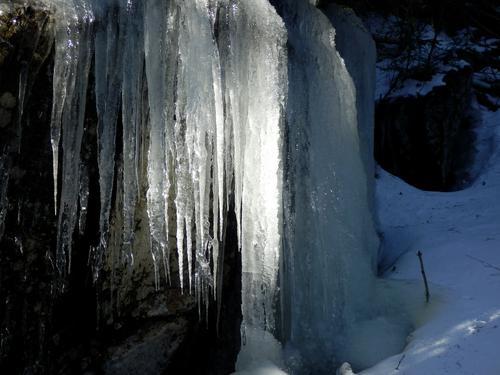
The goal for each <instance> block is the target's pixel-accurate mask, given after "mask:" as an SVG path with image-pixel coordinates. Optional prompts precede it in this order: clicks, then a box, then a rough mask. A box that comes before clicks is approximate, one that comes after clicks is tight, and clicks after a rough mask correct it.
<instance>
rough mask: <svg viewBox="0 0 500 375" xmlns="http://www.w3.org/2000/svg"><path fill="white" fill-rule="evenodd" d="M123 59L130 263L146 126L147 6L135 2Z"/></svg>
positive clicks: (127, 255)
mask: <svg viewBox="0 0 500 375" xmlns="http://www.w3.org/2000/svg"><path fill="white" fill-rule="evenodd" d="M126 12H127V15H126V24H125V35H126V38H125V45H124V49H125V51H124V56H123V59H124V61H126V64H124V68H123V92H122V116H123V121H122V122H123V181H122V184H123V185H122V186H123V195H124V197H123V245H122V246H123V251H124V257H125V259H126V262H127V263H129V264H133V253H132V243H133V239H134V231H135V206H136V203H137V200H138V196H139V172H138V170H139V164H138V163H139V154H140V149H139V146H140V139H141V134H142V129H143V128H144V126H143V119H144V115H143V103H142V94H143V71H144V55H143V54H142V53H141V52H142V51H144V41H143V22H144V21H143V6H142V2H140V1H134V2H130V3H128V5H127V9H126Z"/></svg>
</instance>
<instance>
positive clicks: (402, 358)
mask: <svg viewBox="0 0 500 375" xmlns="http://www.w3.org/2000/svg"><path fill="white" fill-rule="evenodd" d="M405 357H406V354H403V356H402V357H401V358H400V359H399V362H398V365H397V366H396V368H395V369H394V370H399V366H400V365H401V362H403V360H404V359H405Z"/></svg>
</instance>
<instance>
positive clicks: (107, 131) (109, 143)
mask: <svg viewBox="0 0 500 375" xmlns="http://www.w3.org/2000/svg"><path fill="white" fill-rule="evenodd" d="M127 3H128V1H127V0H116V1H110V2H109V3H108V2H107V1H102V0H94V10H95V13H96V15H97V16H98V17H99V18H98V20H97V22H96V32H95V92H96V105H97V116H98V132H97V134H98V137H97V138H98V165H99V188H100V194H101V208H100V219H99V220H100V222H99V229H100V244H99V246H97V248H96V249H95V251H96V253H95V254H94V259H93V266H94V278H97V276H98V273H99V271H100V269H101V267H102V262H103V257H104V252H105V250H106V248H107V240H108V235H109V220H110V212H111V203H112V195H113V180H114V175H115V149H116V126H117V121H118V114H119V108H120V99H121V86H122V79H123V64H124V62H123V54H124V43H125V39H126V38H128V37H129V36H128V35H126V34H125V30H126V28H124V27H123V25H125V24H126V21H127V18H126V14H127V6H126V4H127Z"/></svg>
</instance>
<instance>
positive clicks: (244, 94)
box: [48, 0, 286, 324]
mask: <svg viewBox="0 0 500 375" xmlns="http://www.w3.org/2000/svg"><path fill="white" fill-rule="evenodd" d="M48 1H49V5H51V6H53V7H54V13H55V19H56V56H55V72H54V93H53V96H54V102H53V110H52V149H53V160H54V169H53V170H54V182H55V186H56V188H55V191H54V195H55V197H54V199H55V202H58V203H57V204H56V213H57V215H58V228H59V230H58V241H57V242H58V244H57V256H56V259H57V261H56V264H57V268H58V270H59V272H60V273H61V274H63V275H64V274H66V273H67V272H68V270H70V268H71V246H72V235H73V231H74V230H75V227H76V225H77V222H78V218H77V215H75V212H77V205H78V204H79V205H80V212H85V210H86V204H87V201H88V194H89V193H88V177H87V176H86V175H85V173H84V172H83V171H84V168H82V167H81V160H80V151H81V145H82V137H83V134H84V121H85V109H86V96H87V85H88V81H89V74H90V72H91V71H92V70H91V66H92V60H93V59H94V70H93V71H94V72H95V76H94V79H95V99H96V107H97V116H98V167H99V186H100V202H101V205H100V236H101V240H100V244H99V246H97V247H96V248H95V249H93V255H92V264H93V266H94V270H95V277H98V275H99V271H100V270H101V268H102V267H103V262H104V259H105V252H106V248H107V247H108V243H107V242H108V237H109V232H110V215H111V203H112V195H113V184H114V180H115V170H116V166H115V154H118V153H117V151H119V150H116V144H117V141H116V137H117V123H118V120H119V117H120V116H121V122H122V124H123V140H122V142H121V143H122V144H123V150H121V151H122V152H121V155H123V160H122V161H121V162H122V166H123V167H122V170H123V172H122V173H121V176H122V178H121V179H118V180H117V184H118V186H117V189H122V196H123V207H122V211H123V228H122V248H123V253H124V258H125V260H127V261H128V262H129V263H133V258H134V256H133V254H134V251H135V250H134V248H133V242H134V229H135V211H136V205H137V203H138V200H139V198H140V196H141V194H142V193H143V192H142V191H141V186H142V185H146V186H147V191H145V192H144V194H145V195H146V197H147V214H148V219H149V228H150V238H151V253H152V258H153V262H154V267H155V276H156V283H157V287H158V286H159V282H160V278H161V273H162V272H163V271H164V273H165V278H166V279H168V277H170V275H169V249H170V248H174V247H176V248H177V252H178V255H177V257H178V262H179V278H180V285H181V287H182V288H185V287H186V285H189V290H190V291H191V290H192V288H194V291H195V293H196V295H197V296H198V297H200V296H201V298H202V299H203V298H206V297H207V293H208V292H209V290H215V289H216V286H217V285H218V284H219V282H220V273H221V272H220V267H219V265H220V264H221V260H220V259H219V258H220V255H219V253H220V248H221V242H222V241H223V240H224V235H225V225H226V222H225V218H226V213H227V210H228V208H229V201H230V199H234V202H235V211H236V217H237V221H238V238H239V246H240V249H241V250H242V254H243V255H242V256H243V258H244V260H243V273H244V274H248V275H249V276H248V277H244V283H245V282H248V283H249V284H248V285H247V286H246V287H245V286H244V288H246V289H245V290H246V291H247V292H246V295H250V296H253V297H245V296H244V298H247V299H249V301H250V300H251V301H253V302H248V303H246V304H244V306H249V309H256V310H257V311H259V312H261V313H260V314H257V315H258V316H259V318H258V319H259V320H260V321H263V322H264V321H266V322H267V324H273V323H272V322H269V320H270V319H271V318H270V317H271V316H272V315H273V314H270V312H271V311H272V308H271V305H272V303H273V298H274V296H273V295H270V294H271V293H269V292H267V291H274V290H276V280H277V268H278V261H279V248H280V228H279V225H280V220H281V213H280V209H281V207H280V204H281V180H282V176H281V159H280V158H281V147H282V145H281V139H282V136H281V132H282V130H281V122H282V118H283V108H284V101H285V91H286V65H285V58H284V51H283V47H284V43H285V32H284V28H283V25H282V22H281V21H279V22H276V19H277V15H276V13H275V11H274V9H273V8H272V7H271V6H270V5H269V4H268V3H267V1H264V0H255V1H251V2H249V1H234V0H220V1H219V0H190V1H184V0H168V1H166V0H144V1H143V0H48ZM143 147H144V148H145V149H146V150H147V151H146V152H145V154H146V155H147V156H145V158H146V161H145V164H146V165H147V167H146V171H145V175H147V184H142V183H141V175H142V174H141V165H142V161H141V154H142V151H141V150H142V148H143ZM59 174H61V176H59ZM58 181H60V186H59V187H57V182H58ZM58 189H59V191H60V196H57V195H58V194H57V192H58ZM78 202H80V203H78ZM169 218H170V219H171V220H170V221H172V220H174V219H175V222H176V225H175V226H173V225H170V226H169ZM82 221H83V220H80V224H82ZM172 227H173V228H172ZM172 230H173V231H175V232H174V233H169V231H172ZM169 238H175V239H176V244H170V243H169ZM185 259H187V264H185V263H186V262H185V261H184V260H185ZM184 271H187V272H186V273H187V275H188V278H189V280H184V277H183V274H184ZM254 273H258V274H262V275H265V277H258V278H257V277H252V274H254ZM250 284H251V285H250ZM258 296H262V297H261V298H258ZM262 301H265V302H264V303H263V302H262ZM266 310H267V318H266V317H265V316H266V312H265V311H266Z"/></svg>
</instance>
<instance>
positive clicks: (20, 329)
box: [0, 4, 241, 374]
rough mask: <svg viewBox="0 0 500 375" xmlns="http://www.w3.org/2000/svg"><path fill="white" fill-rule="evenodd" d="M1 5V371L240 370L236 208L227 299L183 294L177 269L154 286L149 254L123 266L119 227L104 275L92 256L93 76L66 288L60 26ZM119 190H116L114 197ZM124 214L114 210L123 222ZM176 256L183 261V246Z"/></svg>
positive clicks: (139, 225) (35, 11) (44, 14)
mask: <svg viewBox="0 0 500 375" xmlns="http://www.w3.org/2000/svg"><path fill="white" fill-rule="evenodd" d="M0 10H1V12H0V301H1V304H0V373H2V374H78V373H88V374H95V373H104V374H162V373H169V374H172V373H174V374H181V373H185V374H227V373H230V372H232V371H233V367H234V363H235V360H236V354H237V352H238V350H239V346H240V333H239V327H240V322H241V311H239V309H235V308H234V306H240V305H241V293H240V291H241V286H240V283H241V260H240V259H239V252H238V251H237V246H238V245H237V240H236V218H235V217H234V215H233V216H229V218H228V223H227V235H228V239H227V241H226V246H225V249H224V254H225V256H224V274H223V285H224V287H223V289H222V291H221V297H222V298H221V299H220V301H222V304H221V305H220V306H218V305H217V304H216V303H215V302H214V301H213V300H212V301H210V304H209V307H207V311H206V312H205V311H204V309H205V307H203V308H202V310H201V311H200V312H199V311H198V305H197V301H195V299H194V298H193V297H192V296H191V295H190V294H189V293H188V292H185V293H184V294H183V293H181V290H180V288H179V285H178V283H177V282H176V281H175V280H174V278H172V280H171V282H170V283H162V285H161V288H160V290H159V291H157V290H155V283H154V274H153V267H152V263H151V262H152V261H151V259H150V257H149V256H143V257H142V258H140V257H139V258H137V259H135V264H134V267H133V268H126V267H122V266H121V264H120V248H119V246H118V245H116V244H113V236H115V237H117V236H118V234H116V233H115V234H114V231H113V228H112V230H111V239H110V251H109V253H108V255H107V259H106V266H105V267H104V270H103V273H102V277H101V278H100V279H99V282H98V283H94V282H93V278H92V273H91V270H90V267H88V265H87V260H88V259H89V252H90V249H91V246H94V245H95V244H96V242H97V241H98V239H99V233H98V232H99V228H98V227H99V224H98V223H99V205H100V203H99V201H98V198H95V197H98V196H99V184H98V179H99V176H98V170H97V159H96V154H97V142H96V132H97V120H96V111H95V100H94V97H95V94H94V84H93V83H92V82H90V84H89V89H88V93H87V102H88V105H87V111H86V114H85V131H84V136H83V137H84V141H83V145H82V151H81V157H82V160H84V161H85V164H86V168H85V171H84V172H83V173H85V175H86V176H87V177H88V178H87V182H88V187H89V194H88V198H89V201H88V202H87V204H86V209H82V204H80V209H79V211H80V214H81V213H82V212H83V213H84V215H80V218H81V222H80V224H81V225H80V228H79V230H77V231H75V233H74V234H73V260H72V270H71V273H70V275H69V277H68V282H67V287H66V289H65V291H64V292H63V293H59V292H57V291H56V290H55V288H54V285H55V284H54V282H55V280H56V278H57V276H56V271H55V268H54V248H55V245H56V237H57V233H56V232H57V230H56V217H55V215H54V201H53V200H54V196H53V181H52V152H51V144H50V117H51V107H52V83H53V76H52V75H53V69H54V49H53V40H54V25H53V22H52V19H51V14H50V12H49V11H47V10H44V9H43V8H38V7H26V6H21V5H19V6H14V5H10V6H4V5H1V4H0ZM91 76H93V75H92V74H91ZM118 125H119V126H120V124H118ZM119 132H120V130H119ZM119 138H120V136H119V135H118V139H119ZM114 195H117V194H116V193H115V194H114ZM120 199H121V197H120V196H114V202H115V203H114V205H115V206H118V205H119V203H120ZM141 207H142V209H141ZM144 207H145V197H143V198H142V200H141V201H140V202H138V212H139V214H138V217H137V219H136V244H135V245H136V246H143V247H144V248H148V247H147V241H149V238H148V237H147V229H146V228H147V215H146V212H145V209H144ZM117 211H118V210H117ZM121 220H122V219H121V218H120V216H119V215H118V214H115V215H114V216H113V218H112V226H114V227H115V228H117V227H118V226H120V224H121ZM115 232H118V231H115ZM115 240H116V242H118V240H117V239H115ZM143 253H146V255H148V254H147V253H148V252H147V251H145V252H143ZM170 263H171V264H170V267H171V269H172V270H174V271H175V270H176V267H177V264H178V261H177V259H176V257H175V256H172V258H171V260H170ZM217 317H219V321H217ZM207 318H208V320H207Z"/></svg>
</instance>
